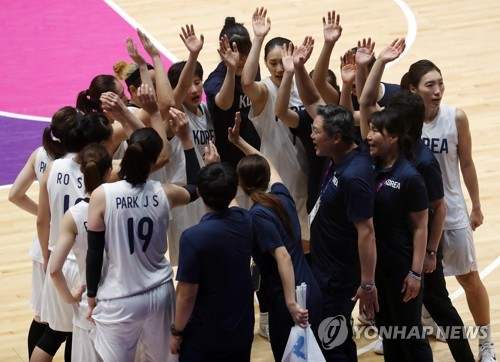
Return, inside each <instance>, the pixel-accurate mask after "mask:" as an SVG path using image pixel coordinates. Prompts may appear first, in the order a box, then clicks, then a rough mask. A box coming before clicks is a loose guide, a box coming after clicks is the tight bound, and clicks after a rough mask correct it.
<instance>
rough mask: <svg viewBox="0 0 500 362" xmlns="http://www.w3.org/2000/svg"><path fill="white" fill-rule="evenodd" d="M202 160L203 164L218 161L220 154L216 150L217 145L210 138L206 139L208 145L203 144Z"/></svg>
mask: <svg viewBox="0 0 500 362" xmlns="http://www.w3.org/2000/svg"><path fill="white" fill-rule="evenodd" d="M203 160H204V161H205V165H208V164H211V163H217V162H220V155H219V152H217V147H215V143H213V142H212V141H211V140H210V141H208V146H205V153H204V154H203Z"/></svg>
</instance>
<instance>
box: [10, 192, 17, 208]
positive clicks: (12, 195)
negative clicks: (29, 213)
mask: <svg viewBox="0 0 500 362" xmlns="http://www.w3.org/2000/svg"><path fill="white" fill-rule="evenodd" d="M9 201H10V202H12V203H13V204H14V205H17V203H18V202H19V196H18V195H17V194H16V193H15V192H12V189H11V190H10V192H9Z"/></svg>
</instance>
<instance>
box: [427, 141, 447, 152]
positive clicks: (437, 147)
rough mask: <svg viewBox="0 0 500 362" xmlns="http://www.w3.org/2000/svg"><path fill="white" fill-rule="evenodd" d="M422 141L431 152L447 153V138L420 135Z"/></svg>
mask: <svg viewBox="0 0 500 362" xmlns="http://www.w3.org/2000/svg"><path fill="white" fill-rule="evenodd" d="M422 141H424V145H426V146H427V147H429V148H430V150H431V151H432V152H433V153H448V140H447V139H446V138H443V139H441V138H427V137H422Z"/></svg>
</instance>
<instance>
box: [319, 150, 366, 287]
mask: <svg viewBox="0 0 500 362" xmlns="http://www.w3.org/2000/svg"><path fill="white" fill-rule="evenodd" d="M373 179H374V175H373V169H372V161H371V157H370V155H369V153H368V150H367V147H366V144H364V143H363V144H361V145H360V146H358V147H356V148H355V149H353V150H352V151H351V152H349V153H348V154H347V155H346V156H344V157H343V158H342V160H341V161H340V162H339V164H337V165H333V167H331V171H330V172H328V175H327V176H326V177H325V180H326V182H323V184H324V185H322V187H321V191H322V196H321V205H320V207H319V210H318V212H317V214H316V216H315V218H314V220H313V222H312V224H311V255H312V261H313V266H314V267H315V268H316V269H318V270H320V271H321V272H322V273H323V274H324V275H330V276H331V275H335V276H337V277H338V278H339V279H338V281H334V282H338V283H342V282H343V280H349V281H353V280H359V278H360V264H359V255H358V232H357V229H356V227H355V226H354V224H353V222H355V221H363V220H367V219H370V218H371V217H373V200H374V187H373ZM320 284H321V283H320Z"/></svg>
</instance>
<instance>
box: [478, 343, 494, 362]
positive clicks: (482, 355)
mask: <svg viewBox="0 0 500 362" xmlns="http://www.w3.org/2000/svg"><path fill="white" fill-rule="evenodd" d="M496 360H497V359H496V357H495V346H494V345H493V343H483V344H480V345H479V361H480V362H494V361H496Z"/></svg>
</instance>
